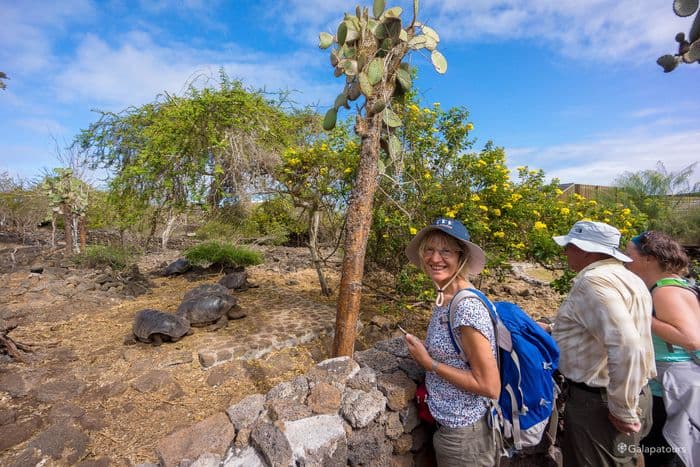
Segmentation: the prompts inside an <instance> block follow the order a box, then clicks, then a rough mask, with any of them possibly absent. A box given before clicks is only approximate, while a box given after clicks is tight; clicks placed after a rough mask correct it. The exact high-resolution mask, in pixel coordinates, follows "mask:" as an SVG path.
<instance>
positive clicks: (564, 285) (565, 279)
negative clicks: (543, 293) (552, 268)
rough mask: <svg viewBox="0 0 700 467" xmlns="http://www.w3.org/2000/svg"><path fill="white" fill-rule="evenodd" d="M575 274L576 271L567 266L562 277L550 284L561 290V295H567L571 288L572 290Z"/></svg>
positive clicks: (558, 290)
mask: <svg viewBox="0 0 700 467" xmlns="http://www.w3.org/2000/svg"><path fill="white" fill-rule="evenodd" d="M575 276H576V272H574V271H572V270H571V269H568V268H567V269H565V270H564V272H563V273H562V275H561V276H560V277H558V278H556V279H554V280H553V281H552V282H550V283H549V286H550V287H551V288H553V289H554V290H556V291H557V292H559V293H560V294H561V295H566V294H567V293H569V290H571V281H572V280H573V279H574V277H575Z"/></svg>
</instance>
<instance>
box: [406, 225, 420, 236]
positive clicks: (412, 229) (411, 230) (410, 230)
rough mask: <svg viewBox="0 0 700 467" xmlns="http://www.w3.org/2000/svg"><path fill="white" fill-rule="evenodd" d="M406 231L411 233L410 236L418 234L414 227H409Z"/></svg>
mask: <svg viewBox="0 0 700 467" xmlns="http://www.w3.org/2000/svg"><path fill="white" fill-rule="evenodd" d="M408 231H409V232H411V235H415V234H417V233H418V230H417V229H416V228H415V227H411V228H410V229H408Z"/></svg>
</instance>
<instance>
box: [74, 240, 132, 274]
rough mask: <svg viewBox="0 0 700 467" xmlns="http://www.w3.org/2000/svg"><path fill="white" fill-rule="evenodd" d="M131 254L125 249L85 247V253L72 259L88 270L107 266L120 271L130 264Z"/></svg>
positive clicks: (100, 246) (101, 246)
mask: <svg viewBox="0 0 700 467" xmlns="http://www.w3.org/2000/svg"><path fill="white" fill-rule="evenodd" d="M133 257H134V256H133V253H132V252H131V251H130V250H129V249H126V248H121V247H114V246H109V245H87V246H86V247H85V251H83V252H81V253H80V254H78V255H76V256H75V257H74V260H75V262H76V263H78V264H80V265H81V266H84V267H88V268H100V267H106V266H109V267H111V268H112V269H115V270H122V269H124V268H126V267H127V266H128V265H129V264H131V262H132V260H133Z"/></svg>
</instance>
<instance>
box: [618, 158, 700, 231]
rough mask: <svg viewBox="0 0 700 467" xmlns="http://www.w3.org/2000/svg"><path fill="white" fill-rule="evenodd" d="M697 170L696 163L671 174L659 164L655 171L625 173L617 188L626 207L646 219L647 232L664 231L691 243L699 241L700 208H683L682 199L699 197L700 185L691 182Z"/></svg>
mask: <svg viewBox="0 0 700 467" xmlns="http://www.w3.org/2000/svg"><path fill="white" fill-rule="evenodd" d="M696 167H697V163H693V164H690V165H689V166H687V167H685V168H683V169H681V170H679V171H678V172H669V171H668V170H666V167H665V166H664V164H663V163H662V162H658V163H657V167H656V169H650V170H641V171H638V172H626V173H624V174H623V175H621V176H620V177H618V178H617V179H615V182H614V184H615V185H616V186H617V187H619V189H620V190H619V191H620V195H621V197H622V199H623V200H624V201H625V203H626V204H629V205H633V206H635V207H636V208H637V209H638V210H639V211H640V212H642V213H643V214H644V215H645V216H646V217H647V219H648V222H647V223H646V225H645V226H644V228H646V229H654V230H661V231H664V232H666V233H668V234H669V235H671V236H674V237H676V238H678V239H682V240H685V241H688V242H691V243H692V242H694V241H698V240H700V228H699V227H698V225H700V224H698V220H699V218H700V208H698V207H685V206H683V205H682V203H683V202H684V199H683V197H682V196H680V195H681V194H697V193H700V183H695V184H691V182H690V180H691V178H692V176H693V173H694V170H695V168H696ZM696 244H697V243H696Z"/></svg>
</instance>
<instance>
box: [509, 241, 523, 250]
mask: <svg viewBox="0 0 700 467" xmlns="http://www.w3.org/2000/svg"><path fill="white" fill-rule="evenodd" d="M512 246H513V248H517V249H518V250H522V249H523V248H525V244H524V243H523V242H520V243H513V244H512Z"/></svg>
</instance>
